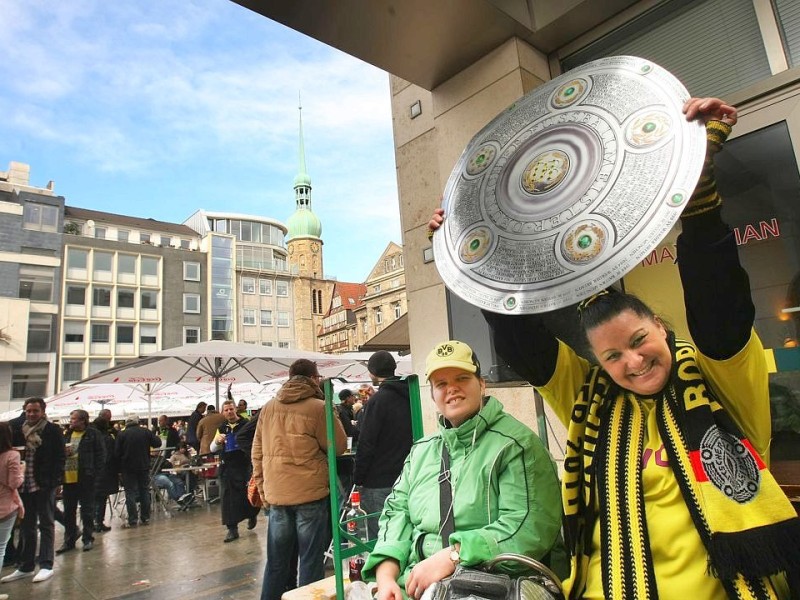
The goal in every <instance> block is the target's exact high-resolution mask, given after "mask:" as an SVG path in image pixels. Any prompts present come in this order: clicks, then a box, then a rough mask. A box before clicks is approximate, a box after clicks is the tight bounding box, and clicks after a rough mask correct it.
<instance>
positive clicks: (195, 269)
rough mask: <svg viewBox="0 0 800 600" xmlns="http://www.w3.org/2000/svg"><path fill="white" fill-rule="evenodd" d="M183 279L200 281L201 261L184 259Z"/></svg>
mask: <svg viewBox="0 0 800 600" xmlns="http://www.w3.org/2000/svg"><path fill="white" fill-rule="evenodd" d="M183 280H184V281H200V263H199V262H189V261H186V260H185V261H183Z"/></svg>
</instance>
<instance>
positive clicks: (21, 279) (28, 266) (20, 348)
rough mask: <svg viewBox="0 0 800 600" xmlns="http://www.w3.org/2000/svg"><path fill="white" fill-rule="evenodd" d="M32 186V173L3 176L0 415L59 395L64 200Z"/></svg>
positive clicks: (19, 167)
mask: <svg viewBox="0 0 800 600" xmlns="http://www.w3.org/2000/svg"><path fill="white" fill-rule="evenodd" d="M53 188H54V186H53V183H52V182H50V183H49V184H48V185H47V186H46V187H43V188H41V187H35V186H32V185H30V167H29V166H28V165H26V164H23V163H18V162H12V163H10V166H9V169H8V170H7V171H0V411H9V410H12V409H16V408H18V407H21V405H22V400H24V399H25V398H28V397H29V396H47V395H49V394H52V393H54V392H55V390H56V389H57V383H56V376H57V375H56V352H57V336H58V307H59V302H60V297H61V286H60V281H61V270H62V249H61V238H62V234H61V227H62V223H63V220H64V198H63V197H62V196H57V195H56V194H55V192H54V189H53Z"/></svg>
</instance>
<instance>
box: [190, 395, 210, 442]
mask: <svg viewBox="0 0 800 600" xmlns="http://www.w3.org/2000/svg"><path fill="white" fill-rule="evenodd" d="M206 406H208V405H207V404H206V403H205V402H198V403H197V406H196V407H195V409H194V412H192V414H191V415H189V422H188V423H187V424H186V442H187V443H188V444H189V445H190V446H191V447H192V448H194V451H195V452H199V451H200V440H198V439H197V424H198V423H199V422H200V419H202V418H203V416H204V414H203V413H205V412H206Z"/></svg>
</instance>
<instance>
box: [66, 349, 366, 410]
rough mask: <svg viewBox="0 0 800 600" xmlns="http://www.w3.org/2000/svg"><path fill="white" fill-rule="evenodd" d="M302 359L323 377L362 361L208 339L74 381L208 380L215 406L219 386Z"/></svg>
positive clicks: (280, 372)
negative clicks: (315, 368)
mask: <svg viewBox="0 0 800 600" xmlns="http://www.w3.org/2000/svg"><path fill="white" fill-rule="evenodd" d="M300 358H307V359H309V360H313V361H315V362H316V363H317V368H318V369H319V372H320V374H321V375H323V376H324V377H334V376H340V373H341V372H344V371H346V370H347V369H348V368H349V367H353V365H354V363H361V362H365V361H363V360H360V359H354V358H350V357H348V356H347V355H336V354H322V353H319V352H306V351H302V350H289V349H285V348H270V347H267V346H257V345H255V344H243V343H239V342H223V341H211V342H202V343H199V344H186V345H184V346H179V347H177V348H170V349H168V350H162V351H160V352H155V353H154V354H151V355H149V356H145V357H143V358H139V359H136V360H132V361H130V362H126V363H124V364H122V365H117V366H116V367H111V368H110V369H106V370H104V371H100V372H99V373H96V374H95V375H92V376H91V377H87V378H86V379H84V380H82V381H79V382H78V383H77V384H75V385H95V384H100V383H127V384H148V383H149V384H151V385H154V384H166V383H184V384H202V383H210V384H214V390H215V393H214V399H215V402H214V404H215V406H219V386H220V384H223V385H228V384H233V383H241V382H256V383H261V382H264V381H267V380H274V379H276V378H280V377H286V376H288V374H289V366H290V365H291V364H292V363H293V362H294V361H295V360H297V359H300ZM367 358H368V357H367Z"/></svg>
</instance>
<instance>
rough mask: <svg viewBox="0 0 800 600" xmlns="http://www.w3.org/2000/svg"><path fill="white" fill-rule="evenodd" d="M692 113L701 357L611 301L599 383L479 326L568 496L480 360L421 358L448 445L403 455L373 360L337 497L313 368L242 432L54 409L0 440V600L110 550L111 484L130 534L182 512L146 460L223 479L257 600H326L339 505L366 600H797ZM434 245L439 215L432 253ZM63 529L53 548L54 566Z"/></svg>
mask: <svg viewBox="0 0 800 600" xmlns="http://www.w3.org/2000/svg"><path fill="white" fill-rule="evenodd" d="M684 113H685V116H686V118H687V119H688V120H695V119H697V120H700V121H701V122H703V123H704V124H705V126H706V131H707V138H708V144H707V155H706V161H705V165H704V169H703V174H702V176H701V178H700V182H699V184H698V186H697V188H696V190H695V191H694V194H693V195H692V198H691V200H690V202H689V203H688V205H687V207H686V208H685V210H684V212H683V213H682V216H681V223H682V233H681V235H680V237H679V238H678V242H677V246H678V255H679V258H680V261H679V263H678V265H679V272H680V278H681V282H682V284H683V289H684V300H685V309H686V316H687V321H688V324H689V330H690V333H691V336H692V340H693V341H692V342H688V341H684V340H681V339H680V338H679V337H677V336H676V335H675V332H674V331H672V329H671V328H670V326H669V325H668V323H667V322H666V321H665V320H664V319H663V318H662V317H661V316H659V315H657V314H655V313H654V312H653V311H652V310H651V309H650V308H649V307H648V306H647V305H646V304H644V303H643V302H642V301H641V300H640V299H638V298H637V297H635V296H632V295H630V294H627V293H624V292H621V291H619V290H617V289H616V288H610V289H608V290H603V291H601V292H599V293H597V294H594V295H592V296H591V297H589V298H587V299H585V300H583V301H582V302H581V303H580V304H579V305H578V307H577V311H576V314H575V319H576V320H577V321H578V322H579V323H580V325H581V328H582V331H583V333H584V335H585V342H586V344H587V346H588V348H589V349H590V350H591V354H592V360H587V359H586V358H584V357H582V356H580V355H579V354H578V353H577V352H576V351H575V350H574V349H573V348H571V347H570V346H569V345H568V344H567V343H565V342H564V341H563V340H560V339H558V338H557V337H556V336H555V335H554V334H553V333H552V332H551V331H550V330H549V329H548V321H547V319H546V317H545V316H543V315H510V314H498V313H492V312H488V311H485V312H484V317H485V319H486V320H487V322H488V323H489V326H490V328H491V329H492V332H493V334H492V342H493V344H494V347H495V350H496V351H497V353H498V355H499V356H501V357H502V358H503V359H504V360H505V361H506V362H507V364H509V365H510V366H511V367H512V368H513V369H514V370H515V371H516V373H518V374H519V375H520V376H522V377H523V378H524V379H526V380H527V381H528V382H529V383H530V384H531V385H532V386H533V387H535V388H536V390H538V392H539V393H540V394H541V395H542V396H543V397H544V399H545V400H546V401H547V402H548V403H549V405H550V407H551V408H552V409H553V411H554V413H555V415H556V416H557V418H558V419H559V420H560V421H561V422H562V423H563V424H564V426H565V427H566V428H567V444H566V447H567V450H566V456H565V461H564V466H563V472H562V473H561V474H559V471H558V469H557V467H556V465H555V462H554V461H553V459H552V457H551V456H550V454H549V452H548V450H547V449H546V447H545V445H544V444H543V443H542V441H541V440H540V439H539V438H538V436H537V435H536V434H535V433H534V432H533V431H531V430H530V428H528V427H527V426H526V425H525V424H523V423H522V422H521V421H519V420H517V419H516V418H514V417H513V416H511V415H510V414H508V413H507V412H505V410H504V408H503V406H502V404H501V402H500V401H499V400H498V399H497V398H495V397H493V396H491V395H490V394H488V393H487V384H486V380H485V379H484V377H483V374H482V370H481V363H480V360H479V358H478V356H477V355H476V353H475V352H474V351H473V350H472V348H470V347H469V346H468V345H467V344H465V343H463V342H461V341H458V340H448V341H445V342H442V343H439V344H437V345H436V346H435V347H434V348H433V350H431V351H430V353H429V354H428V356H427V358H426V361H425V381H426V382H427V384H428V385H429V386H430V392H431V398H432V401H433V405H434V406H435V409H436V412H437V415H438V427H437V429H436V431H435V432H433V433H432V434H430V435H427V436H425V437H423V438H421V439H419V440H417V441H414V440H413V435H412V418H411V405H410V390H409V384H408V381H407V380H406V379H405V378H403V377H398V376H397V374H396V366H397V365H396V362H395V360H394V358H393V357H392V355H391V354H390V353H388V352H384V351H379V352H376V353H374V354H373V355H372V356H371V357H370V359H369V361H368V364H367V367H368V371H369V374H370V379H371V384H364V385H362V386H360V387H359V388H357V389H355V390H354V389H342V390H341V391H340V392H339V393H338V400H339V403H338V406H337V417H338V418H335V419H334V420H333V423H332V426H333V445H334V452H335V454H336V455H337V456H338V457H340V459H339V462H338V463H337V466H338V470H339V476H340V486H339V488H340V489H338V490H331V489H330V479H329V461H328V444H329V436H328V427H329V423H328V422H327V418H326V408H325V401H324V394H323V391H322V390H323V386H322V377H321V376H320V373H319V370H318V368H317V364H316V363H315V362H313V361H311V360H307V359H300V360H297V361H295V362H294V363H293V364H292V365H291V367H290V370H289V378H288V380H287V381H286V383H285V384H284V385H283V386H282V387H281V389H280V390H279V391H278V393H277V395H276V396H275V398H274V399H273V400H271V401H270V402H268V403H266V404H265V405H264V407H263V408H262V409H261V410H259V411H257V412H256V413H254V414H253V415H249V414H248V412H247V404H246V402H244V401H240V402H239V403H238V404H237V403H236V402H235V401H234V399H233V397H232V396H231V395H230V389H229V393H228V399H227V400H226V401H225V402H223V403H222V406H221V411H220V412H217V411H216V410H215V408H214V407H213V406H206V404H205V403H202V402H201V403H199V404H198V405H197V407H196V409H195V411H193V412H192V414H191V415H189V417H188V419H187V420H186V421H180V422H179V423H174V424H171V423H170V422H169V420H168V419H167V417H166V416H162V417H160V418H159V419H158V423H157V424H156V425H155V427H153V428H152V429H150V428H149V427H146V426H145V427H142V426H141V424H140V421H139V419H138V418H137V417H133V418H129V419H128V420H127V422H126V425H125V428H124V429H122V430H121V431H118V430H117V429H116V428H115V427H114V426H113V425H112V424H111V414H110V412H109V411H107V410H104V411H101V412H100V414H99V416H98V417H97V419H95V421H93V422H90V420H89V415H88V414H87V413H86V412H85V411H83V410H75V411H73V412H72V414H71V415H70V421H69V426H68V428H67V429H66V431H62V429H61V428H60V427H58V426H57V425H55V424H53V423H51V422H50V421H49V420H48V419H47V417H46V414H45V410H46V405H45V402H44V401H43V400H42V399H41V398H30V399H28V400H27V401H26V402H25V405H24V413H23V414H22V415H20V417H19V418H18V419H16V420H14V421H12V422H10V423H8V424H6V423H0V554H2V553H3V551H4V550H5V549H6V548H9V547H10V546H9V542H10V540H11V538H12V531H13V528H14V522H15V521H16V520H17V519H21V524H20V527H19V531H20V535H19V544H18V548H17V553H16V557H15V560H16V565H17V566H16V570H15V571H14V572H13V573H11V574H9V575H7V576H5V577H3V578H2V580H0V581H3V582H8V581H14V580H17V579H22V578H26V577H32V578H33V581H34V582H38V581H45V580H47V579H48V578H50V577H51V576H52V575H53V558H54V554H61V553H65V552H68V551H71V550H74V549H75V548H76V545H77V542H78V540H79V538H80V540H81V546H82V549H83V551H89V550H91V549H92V547H93V542H94V534H95V533H96V532H103V531H107V530H108V529H109V527H108V525H106V524H105V510H106V504H107V499H108V496H109V494H111V493H114V492H116V491H117V490H118V488H119V481H120V478H121V482H122V486H123V488H124V490H125V498H126V509H127V522H126V524H125V526H126V527H136V526H139V525H147V524H148V522H149V519H150V514H151V506H150V498H151V493H150V492H151V487H152V486H153V485H155V486H156V487H157V488H164V489H165V490H167V493H168V495H169V497H170V498H172V499H173V500H174V501H175V502H176V503H177V504H179V505H185V504H186V503H191V502H192V500H193V498H192V489H193V488H194V484H191V485H190V486H189V488H190V489H186V486H185V484H184V481H183V479H182V478H181V477H178V476H176V475H175V474H173V473H168V472H156V473H155V474H153V464H152V453H153V451H154V450H156V451H157V453H163V454H164V459H165V460H166V461H168V462H167V463H166V464H169V465H174V466H185V465H189V464H191V462H192V460H193V456H196V455H206V454H213V455H215V456H216V457H217V460H218V462H219V471H218V476H219V480H220V488H221V520H222V524H223V526H224V527H225V528H226V531H227V533H226V536H225V537H224V540H223V541H224V542H225V543H230V542H234V541H235V540H237V539H238V538H239V529H238V528H239V524H240V523H242V522H244V521H246V522H247V528H248V529H253V528H255V527H256V526H257V515H258V512H259V508H258V505H263V506H264V507H265V509H266V510H267V513H268V517H267V521H268V524H267V548H266V556H267V560H266V565H265V568H264V573H263V582H262V589H261V598H262V600H278V599H279V598H281V597H282V595H283V594H284V593H285V592H286V591H287V590H291V589H293V588H295V587H297V586H303V585H306V584H309V583H312V582H314V581H317V580H320V579H323V578H324V576H325V571H324V555H325V550H326V548H327V547H328V544H329V543H330V540H331V518H330V507H331V503H330V496H331V494H339V495H340V500H344V499H346V497H347V496H348V495H349V492H350V490H351V489H358V490H359V491H360V495H361V502H362V506H363V508H364V509H365V511H366V512H367V513H369V514H370V515H371V516H370V518H369V519H368V521H367V532H368V536H369V538H370V539H371V540H374V541H375V545H374V549H373V550H372V552H371V553H370V555H369V557H368V559H367V561H366V564H365V565H364V568H363V573H362V575H363V577H364V578H365V579H366V580H371V581H375V582H376V583H377V590H376V597H377V598H378V599H379V600H404V599H405V598H414V599H418V598H421V597H422V596H423V594H425V593H426V591H429V590H431V589H432V586H436V585H439V584H440V583H441V582H443V581H447V579H448V578H449V577H450V576H452V575H453V574H454V573H456V572H457V570H458V569H459V568H460V567H478V566H480V565H481V564H482V563H485V562H486V561H489V560H491V559H492V558H494V557H496V556H497V555H499V554H503V553H516V554H521V555H524V556H527V557H531V558H534V559H536V560H538V561H540V562H541V563H543V564H544V565H546V566H548V567H549V568H550V569H551V570H552V571H553V572H554V573H555V574H556V575H557V576H558V577H559V578H561V579H562V580H563V590H564V596H565V597H566V598H583V599H599V598H614V599H616V598H629V597H630V598H638V597H647V598H657V597H660V598H681V599H682V598H684V597H687V596H690V595H694V596H696V597H699V598H704V599H718V598H719V599H722V598H736V599H740V600H750V599H753V600H755V599H762V598H764V599H767V598H796V597H800V520H798V517H797V514H796V512H795V510H794V509H793V507H792V506H791V504H790V503H789V501H788V499H787V498H786V497H785V495H783V493H782V492H781V490H780V488H779V486H778V485H777V484H776V482H775V480H774V478H773V477H772V475H771V474H770V472H769V470H768V464H769V444H770V405H769V393H768V387H767V383H768V382H767V366H766V363H765V358H764V352H763V347H762V345H761V342H760V340H759V337H758V335H757V334H756V332H755V330H754V328H753V323H754V316H755V309H754V306H753V302H752V299H751V292H750V284H749V279H748V276H747V273H746V272H745V271H744V269H743V268H742V266H741V264H740V262H739V258H738V253H737V249H736V243H735V239H734V237H733V234H732V232H731V230H730V228H729V227H728V226H727V225H726V224H725V223H724V221H723V220H722V217H721V205H722V199H721V198H720V196H719V194H718V193H717V190H716V182H715V179H714V164H713V161H714V156H715V154H716V153H717V152H719V151H720V150H721V149H722V146H723V144H724V142H725V140H726V138H727V136H728V134H729V133H730V131H731V128H732V126H733V125H734V124H735V123H736V120H737V116H736V109H735V108H734V107H732V106H730V105H728V104H726V103H724V102H722V101H721V100H719V99H715V98H695V99H691V100H690V101H688V102H687V103H686V105H685V106H684ZM443 222H444V213H443V211H442V210H440V209H439V210H437V211H435V213H434V215H433V217H432V219H431V221H430V224H429V228H430V231H431V234H432V235H433V234H434V232H435V231H436V230H437V229H439V228H440V227H441V226H442V224H443ZM656 456H658V457H659V458H658V459H657V460H656V459H655V458H653V457H656ZM151 476H152V477H151ZM151 479H152V480H151ZM559 480H561V481H559ZM253 487H254V488H255V492H254V491H253ZM58 490H60V497H61V499H62V500H63V511H61V510H58V509H57V508H56V497H57V493H58ZM255 494H257V497H258V498H257V500H258V502H255V499H254V495H255ZM78 507H80V518H81V522H82V527H81V528H79V527H78V525H77V514H78ZM56 521H59V522H62V523H63V525H64V541H63V544H62V546H61V547H60V548H59V549H58V550H54V539H55V535H54V523H55V522H56ZM37 528H38V532H39V535H38V540H37ZM37 542H38V548H39V551H38V555H37V554H36V548H37ZM37 563H38V571H36V570H35V569H36V565H37ZM501 569H502V570H504V571H505V572H507V573H508V574H509V575H512V576H513V575H516V574H520V573H521V572H523V571H524V567H521V566H520V565H516V564H503V565H502V567H501Z"/></svg>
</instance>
